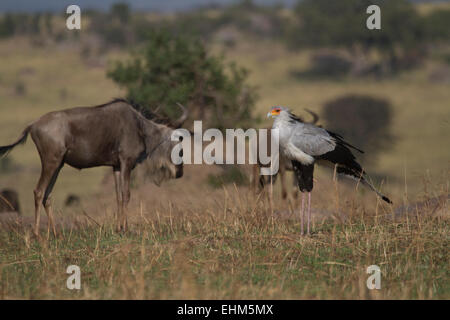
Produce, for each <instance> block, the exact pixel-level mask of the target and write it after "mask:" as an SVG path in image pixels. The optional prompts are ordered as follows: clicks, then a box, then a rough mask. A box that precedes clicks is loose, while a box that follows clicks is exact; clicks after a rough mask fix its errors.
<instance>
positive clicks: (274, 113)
mask: <svg viewBox="0 0 450 320" xmlns="http://www.w3.org/2000/svg"><path fill="white" fill-rule="evenodd" d="M280 112H281V109H280V108H278V107H274V108H272V110H270V112H269V113H268V114H267V118H270V117H272V118H275V117H276V116H279V115H280Z"/></svg>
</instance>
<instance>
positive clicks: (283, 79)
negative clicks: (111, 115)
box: [0, 0, 450, 192]
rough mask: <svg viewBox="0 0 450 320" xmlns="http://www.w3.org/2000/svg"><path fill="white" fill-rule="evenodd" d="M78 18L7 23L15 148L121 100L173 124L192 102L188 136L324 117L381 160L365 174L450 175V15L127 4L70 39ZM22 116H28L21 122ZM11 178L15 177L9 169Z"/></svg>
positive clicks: (326, 5)
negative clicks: (371, 19) (77, 114)
mask: <svg viewBox="0 0 450 320" xmlns="http://www.w3.org/2000/svg"><path fill="white" fill-rule="evenodd" d="M416 2H419V4H417V3H416ZM372 4H377V5H379V6H380V8H381V26H382V28H381V30H368V29H367V28H366V27H365V26H366V19H367V17H368V16H369V15H368V14H367V13H366V8H367V6H369V5H372ZM66 17H67V14H66V13H65V12H58V13H55V12H31V11H30V12H20V13H17V12H4V13H0V50H1V52H0V53H1V54H2V61H8V62H5V63H3V64H2V65H1V68H0V103H2V108H3V110H5V111H4V112H3V113H1V117H2V119H5V121H6V119H9V120H10V122H9V123H10V126H6V127H3V128H2V129H1V130H3V131H2V132H5V134H7V136H8V137H9V138H10V139H14V138H15V135H16V133H14V134H13V132H15V131H14V130H17V126H19V125H25V124H26V123H28V121H31V120H32V117H33V119H34V117H37V116H40V115H41V114H42V113H43V112H48V111H50V110H54V109H55V108H60V107H61V105H63V106H67V107H71V106H74V105H91V104H95V103H104V102H105V101H107V100H108V99H111V98H113V97H115V96H119V95H123V96H126V97H127V98H129V99H132V100H134V101H136V102H138V103H139V104H141V105H142V106H144V107H145V108H149V109H151V110H153V111H155V110H157V111H158V112H159V113H161V114H163V115H164V116H166V117H170V118H173V117H178V116H179V113H180V110H179V108H178V107H177V106H176V102H180V103H182V104H184V105H186V106H187V108H188V109H189V111H190V118H189V120H188V121H187V122H186V126H190V125H191V124H192V120H194V119H196V120H203V121H204V127H217V128H221V129H223V128H236V127H243V128H248V127H251V126H256V127H262V126H268V125H269V123H268V122H263V119H262V117H261V115H262V116H263V115H264V114H265V113H266V112H267V108H268V107H270V106H271V105H274V104H285V105H287V106H289V107H291V108H292V109H293V110H294V111H295V112H301V110H302V109H301V108H304V107H306V108H311V109H312V110H314V111H316V112H318V113H319V114H320V117H321V124H324V125H326V126H327V128H330V130H334V131H337V132H339V133H341V134H342V135H343V136H344V137H346V138H347V139H348V140H349V141H351V142H352V143H354V144H355V145H357V146H359V147H361V148H363V149H364V150H366V151H367V154H370V155H371V157H370V158H369V157H366V159H364V162H365V164H369V165H370V168H369V169H371V170H372V172H374V171H375V172H376V171H378V172H379V173H380V174H384V173H388V174H390V175H391V176H392V177H395V179H397V181H400V180H402V178H401V177H400V176H401V174H400V171H401V170H402V168H400V167H401V166H403V165H404V163H405V162H404V160H402V159H403V158H402V157H404V155H405V154H411V153H412V152H415V151H416V150H417V144H418V145H421V146H425V147H426V148H429V151H427V152H420V153H418V154H415V157H414V159H412V158H411V159H409V161H413V162H414V164H413V165H412V167H413V168H414V170H415V171H414V172H415V173H417V172H419V171H420V170H422V168H427V165H428V164H429V163H433V164H434V163H439V164H440V168H446V166H448V152H447V151H446V150H444V149H443V148H442V147H441V146H440V145H438V143H437V141H439V140H440V139H441V140H442V137H445V135H446V133H448V130H449V129H448V128H449V125H448V119H447V118H446V116H445V108H444V107H443V106H444V104H445V103H446V102H447V103H448V101H445V97H446V95H445V94H443V93H442V92H443V90H442V89H441V88H442V86H446V85H448V83H450V6H449V4H448V3H445V2H443V3H433V4H430V3H426V4H425V3H420V1H406V0H389V1H383V0H370V1H369V0H340V1H329V0H303V1H297V2H296V4H295V5H294V6H291V7H286V6H283V5H281V4H279V3H278V4H274V5H264V6H263V5H258V4H256V3H255V2H253V1H250V0H244V1H236V2H234V3H232V4H227V5H224V6H220V5H217V4H215V5H208V6H201V7H198V6H192V7H191V9H189V10H182V11H171V12H154V11H150V12H146V11H136V10H134V9H133V7H132V6H130V5H129V4H128V3H126V2H117V3H115V4H113V5H112V6H111V7H110V8H109V9H108V10H94V9H87V8H86V9H85V8H83V9H82V30H80V31H68V30H67V28H66V27H65V19H66ZM25 43H26V44H25ZM19 60H20V61H19ZM89 83H90V84H91V85H89ZM92 84H95V85H92ZM447 91H448V90H447ZM443 97H444V98H443ZM30 105H32V106H33V108H30V107H29V106H30ZM10 106H11V107H10ZM16 106H18V108H19V109H20V108H22V109H20V110H22V111H24V110H26V111H24V114H23V115H22V116H20V117H16V118H17V119H11V117H10V115H13V114H14V112H16V111H15V109H14V110H13V109H11V108H13V107H14V108H16ZM405 109H408V110H407V111H406V110H405ZM447 109H448V108H447ZM7 110H9V111H7ZM30 110H32V112H31V111H30ZM442 114H444V116H442ZM303 116H304V115H303ZM424 119H426V121H429V123H428V122H427V123H423V121H425V120H424ZM349 124H350V125H349ZM421 126H423V128H421V129H420V130H411V127H421ZM13 127H14V129H13ZM10 135H11V136H10ZM5 139H6V136H5ZM2 140H3V139H2ZM6 142H8V141H6ZM394 145H395V146H396V148H393V147H392V146H394ZM33 152H34V150H33ZM19 154H20V152H19ZM30 154H32V152H31V151H30ZM33 154H34V153H33ZM382 154H383V158H381V157H380V155H382ZM19 158H20V156H17V157H15V155H13V156H12V157H11V158H9V159H11V160H9V161H12V164H14V165H15V162H16V161H17V162H18V163H20V164H21V165H24V164H27V165H28V161H29V162H30V163H34V162H32V161H31V160H28V158H29V159H34V158H32V156H31V155H30V156H29V157H28V156H27V157H25V158H24V159H26V160H25V161H22V160H21V159H19ZM379 159H383V163H381V164H380V163H379V161H377V160H379ZM430 159H433V161H430ZM34 160H36V161H38V160H37V159H34ZM13 167H14V166H13ZM8 168H9V169H8ZM399 168H400V169H399ZM0 170H2V171H3V172H5V171H8V172H11V164H8V163H6V162H3V163H2V164H1V166H0ZM35 170H36V171H38V170H39V168H35ZM233 170H234V169H233ZM226 174H227V175H229V177H235V178H229V177H218V176H217V177H216V178H217V179H218V180H217V181H219V180H220V181H223V182H229V181H234V182H236V183H240V181H241V180H240V179H241V177H242V175H241V174H236V172H234V171H230V172H226ZM211 179H212V178H211ZM211 179H210V185H219V183H216V182H217V181H216V182H214V181H213V180H214V179H213V180H211ZM27 183H28V184H29V182H27ZM33 183H34V181H33ZM82 191H83V192H84V191H85V190H82Z"/></svg>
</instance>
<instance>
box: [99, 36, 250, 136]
mask: <svg viewBox="0 0 450 320" xmlns="http://www.w3.org/2000/svg"><path fill="white" fill-rule="evenodd" d="M247 74H248V73H247V71H246V70H245V69H243V68H239V67H237V66H236V65H235V64H225V62H224V59H223V57H217V56H212V55H210V54H208V52H207V49H206V47H205V46H204V44H203V43H202V42H201V41H199V40H198V39H193V38H191V37H188V36H174V35H172V34H170V33H168V32H165V31H152V32H151V33H150V34H149V36H148V41H147V44H146V46H145V48H144V49H142V50H140V51H138V52H136V53H135V54H134V56H133V58H131V59H130V60H128V61H126V62H116V63H115V65H114V67H113V68H112V69H111V70H110V71H109V72H108V76H109V77H110V78H112V79H113V80H114V81H115V82H117V83H118V84H119V85H120V86H122V87H125V88H126V89H127V97H128V98H129V99H132V100H133V101H136V102H137V103H139V104H141V105H143V106H144V107H147V108H151V109H155V108H157V107H161V108H160V110H161V111H163V112H164V113H165V115H166V116H168V117H171V118H173V117H174V116H176V114H175V113H177V112H180V111H179V108H178V107H177V106H176V103H177V102H180V103H182V104H185V105H186V106H187V107H188V109H189V111H190V116H191V118H192V119H198V120H204V125H207V126H211V127H215V128H220V129H223V128H232V127H238V126H243V127H247V126H250V124H251V121H252V120H253V118H252V114H251V109H252V107H253V104H254V102H255V98H256V96H255V92H254V89H253V88H250V87H249V86H248V85H247V84H246V79H247Z"/></svg>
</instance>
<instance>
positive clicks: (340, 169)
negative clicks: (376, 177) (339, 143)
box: [336, 166, 392, 204]
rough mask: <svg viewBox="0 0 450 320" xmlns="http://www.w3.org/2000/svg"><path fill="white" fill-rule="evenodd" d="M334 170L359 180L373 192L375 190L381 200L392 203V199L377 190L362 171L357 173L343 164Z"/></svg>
mask: <svg viewBox="0 0 450 320" xmlns="http://www.w3.org/2000/svg"><path fill="white" fill-rule="evenodd" d="M336 172H337V173H338V174H339V175H342V176H345V177H347V178H350V179H353V180H356V181H358V182H361V183H362V184H364V185H365V186H367V187H369V189H371V190H372V191H373V192H375V193H376V194H377V195H378V196H379V197H380V198H381V199H382V200H383V201H386V202H387V203H389V204H392V201H391V200H390V199H389V198H388V197H386V196H385V195H383V194H382V193H381V192H379V191H378V190H377V189H376V188H375V187H374V186H373V184H372V183H370V182H369V181H368V180H367V179H366V178H365V177H364V176H363V175H364V174H365V173H364V172H362V171H361V172H360V173H359V174H358V173H357V172H355V171H354V170H352V169H350V168H347V167H343V166H338V167H337V168H336Z"/></svg>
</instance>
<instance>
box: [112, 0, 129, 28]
mask: <svg viewBox="0 0 450 320" xmlns="http://www.w3.org/2000/svg"><path fill="white" fill-rule="evenodd" d="M110 13H111V16H112V17H113V18H117V19H118V20H119V21H120V22H121V23H122V24H127V23H128V22H129V21H130V19H131V13H130V6H129V5H128V4H127V3H125V2H118V3H114V4H113V5H112V6H111V10H110Z"/></svg>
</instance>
